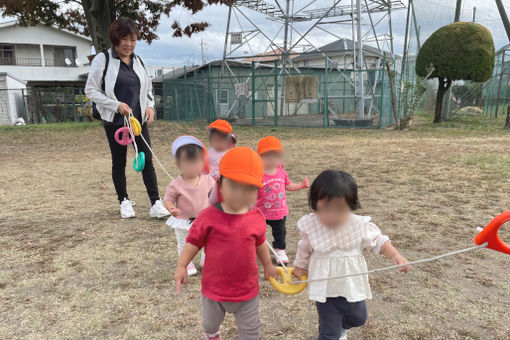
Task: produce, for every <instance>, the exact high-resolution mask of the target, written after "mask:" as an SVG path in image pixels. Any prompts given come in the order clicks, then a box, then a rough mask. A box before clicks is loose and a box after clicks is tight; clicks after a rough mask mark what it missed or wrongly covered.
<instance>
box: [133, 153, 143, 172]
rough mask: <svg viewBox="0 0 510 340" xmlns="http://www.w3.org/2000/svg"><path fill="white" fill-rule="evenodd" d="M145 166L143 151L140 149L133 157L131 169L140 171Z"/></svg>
mask: <svg viewBox="0 0 510 340" xmlns="http://www.w3.org/2000/svg"><path fill="white" fill-rule="evenodd" d="M143 168H145V152H143V151H140V152H139V153H138V154H137V156H135V158H134V159H133V169H135V171H137V172H140V171H142V170H143Z"/></svg>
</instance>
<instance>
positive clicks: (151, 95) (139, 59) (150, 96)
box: [136, 55, 154, 100]
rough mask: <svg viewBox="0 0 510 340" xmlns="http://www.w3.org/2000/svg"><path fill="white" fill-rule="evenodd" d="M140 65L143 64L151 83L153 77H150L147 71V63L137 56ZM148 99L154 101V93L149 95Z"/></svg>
mask: <svg viewBox="0 0 510 340" xmlns="http://www.w3.org/2000/svg"><path fill="white" fill-rule="evenodd" d="M136 58H137V59H138V61H139V62H140V64H142V67H143V69H144V70H145V73H147V76H149V81H151V77H150V75H149V72H148V71H147V68H146V67H145V63H144V62H143V60H142V58H140V57H139V56H138V55H137V56H136ZM147 98H149V100H154V93H150V94H147Z"/></svg>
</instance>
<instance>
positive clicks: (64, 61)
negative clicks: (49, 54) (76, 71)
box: [53, 47, 76, 66]
mask: <svg viewBox="0 0 510 340" xmlns="http://www.w3.org/2000/svg"><path fill="white" fill-rule="evenodd" d="M75 59H76V53H75V50H74V47H54V48H53V61H54V64H55V66H76V62H75Z"/></svg>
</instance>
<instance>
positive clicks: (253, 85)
mask: <svg viewBox="0 0 510 340" xmlns="http://www.w3.org/2000/svg"><path fill="white" fill-rule="evenodd" d="M251 125H255V61H254V60H252V62H251Z"/></svg>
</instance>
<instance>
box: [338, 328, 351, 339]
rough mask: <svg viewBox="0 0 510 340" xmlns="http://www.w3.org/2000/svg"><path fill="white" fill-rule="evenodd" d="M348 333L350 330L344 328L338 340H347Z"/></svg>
mask: <svg viewBox="0 0 510 340" xmlns="http://www.w3.org/2000/svg"><path fill="white" fill-rule="evenodd" d="M348 331H349V330H347V329H343V328H342V333H340V339H338V340H347V332H348Z"/></svg>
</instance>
